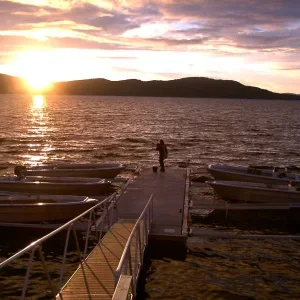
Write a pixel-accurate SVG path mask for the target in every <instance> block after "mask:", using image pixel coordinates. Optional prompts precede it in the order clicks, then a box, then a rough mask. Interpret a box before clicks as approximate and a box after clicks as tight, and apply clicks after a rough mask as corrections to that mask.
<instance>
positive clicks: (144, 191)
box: [57, 169, 188, 299]
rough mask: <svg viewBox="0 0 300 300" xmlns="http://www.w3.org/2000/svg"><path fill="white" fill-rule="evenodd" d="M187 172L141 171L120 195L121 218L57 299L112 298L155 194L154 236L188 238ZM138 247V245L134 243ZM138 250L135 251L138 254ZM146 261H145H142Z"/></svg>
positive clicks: (119, 213) (153, 207) (119, 208)
mask: <svg viewBox="0 0 300 300" xmlns="http://www.w3.org/2000/svg"><path fill="white" fill-rule="evenodd" d="M186 182H187V171H186V170H185V169H167V170H166V172H159V171H158V172H153V171H152V169H145V170H141V174H140V175H139V176H136V177H135V178H134V179H132V181H131V182H130V183H129V184H128V186H127V188H126V190H125V191H124V193H123V194H122V195H121V196H120V197H119V198H118V201H117V202H118V203H117V208H118V218H119V221H118V222H117V223H115V224H114V225H113V226H112V228H111V229H110V230H109V231H108V232H107V233H106V234H105V236H104V237H103V239H102V241H101V242H100V243H99V244H97V245H96V247H95V248H94V249H93V251H92V252H91V254H90V255H89V256H88V257H87V259H86V261H85V262H84V263H82V264H81V265H80V266H79V267H78V269H77V270H76V272H75V273H74V274H73V276H72V277H71V278H70V279H69V281H68V282H67V283H66V284H65V286H64V287H63V288H62V290H61V293H60V294H59V295H58V296H57V299H96V298H97V299H111V298H112V296H113V293H114V290H115V284H116V282H115V277H114V275H115V274H114V271H115V270H116V268H117V265H118V263H119V261H120V258H121V256H122V252H123V250H124V247H125V244H126V242H127V240H128V237H129V235H130V233H131V231H132V229H133V227H134V223H135V221H136V220H137V219H138V218H139V216H140V215H141V213H142V211H143V209H144V208H145V206H146V204H147V202H148V200H149V198H150V197H151V195H153V200H152V201H153V202H152V209H153V210H152V218H153V219H152V226H151V230H150V236H152V238H162V237H163V238H164V239H165V238H168V239H171V240H172V239H174V240H178V239H179V240H181V241H185V240H186V237H187V235H186V234H185V233H184V231H183V226H184V224H185V220H184V218H185V216H187V214H186V213H185V210H186V195H187V191H186V189H187V186H188V185H187V184H186ZM132 249H134V245H132ZM135 255H136V253H135V252H134V251H132V252H131V256H132V257H134V256H135ZM140 264H142V262H140Z"/></svg>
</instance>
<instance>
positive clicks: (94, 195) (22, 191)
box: [0, 163, 124, 223]
mask: <svg viewBox="0 0 300 300" xmlns="http://www.w3.org/2000/svg"><path fill="white" fill-rule="evenodd" d="M122 170H124V166H123V165H121V164H65V163H61V164H53V165H40V166H36V167H31V168H26V167H24V166H16V167H15V169H14V173H15V175H10V176H2V177H0V223H36V222H59V221H65V220H70V219H72V218H74V217H76V216H78V215H79V214H80V213H82V212H84V211H86V210H87V209H89V208H90V207H92V206H94V205H96V204H97V203H98V202H99V201H102V200H103V199H105V198H106V197H108V196H109V193H110V190H111V180H112V179H113V178H115V177H116V176H117V175H118V174H119V173H120V172H121V171H122Z"/></svg>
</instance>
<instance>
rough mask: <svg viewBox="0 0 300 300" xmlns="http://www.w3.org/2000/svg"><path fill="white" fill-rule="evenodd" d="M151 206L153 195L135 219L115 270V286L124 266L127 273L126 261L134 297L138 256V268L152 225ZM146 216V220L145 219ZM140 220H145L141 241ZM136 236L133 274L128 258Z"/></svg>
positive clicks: (129, 258)
mask: <svg viewBox="0 0 300 300" xmlns="http://www.w3.org/2000/svg"><path fill="white" fill-rule="evenodd" d="M152 206H153V194H152V195H151V196H150V198H149V200H148V202H147V204H146V206H145V208H144V209H143V211H142V213H141V215H140V216H139V218H138V219H137V221H136V223H135V225H134V227H133V229H132V231H131V233H130V235H129V237H128V240H127V242H126V245H125V247H124V250H123V253H122V256H121V259H120V261H119V264H118V267H117V268H116V270H115V279H116V284H117V280H118V279H119V277H120V275H121V271H122V268H123V266H125V274H126V273H127V265H125V260H126V259H127V260H128V265H129V269H130V275H132V277H133V279H132V282H131V284H132V291H133V293H134V295H135V292H136V281H137V276H138V271H139V270H137V265H138V255H140V257H139V258H140V261H139V263H140V266H141V264H142V261H143V254H144V250H145V247H146V244H147V239H148V235H149V231H150V227H151V223H152V214H153V212H152ZM146 214H147V217H148V220H147V219H145V217H146ZM142 219H145V223H144V234H143V236H142V240H141V233H140V223H141V221H142ZM135 234H136V244H135V248H136V251H135V258H134V259H135V265H134V272H133V271H132V263H131V257H130V246H131V243H132V240H133V238H134V235H135ZM142 246H143V248H142Z"/></svg>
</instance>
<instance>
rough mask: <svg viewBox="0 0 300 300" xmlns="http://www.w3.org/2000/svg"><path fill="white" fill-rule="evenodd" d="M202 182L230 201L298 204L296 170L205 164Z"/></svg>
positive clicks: (299, 181) (298, 176) (299, 193)
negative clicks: (206, 174)
mask: <svg viewBox="0 0 300 300" xmlns="http://www.w3.org/2000/svg"><path fill="white" fill-rule="evenodd" d="M208 171H209V173H210V174H211V175H212V176H213V177H214V179H215V180H208V181H206V183H207V184H209V185H210V186H211V187H213V188H214V190H215V191H216V192H217V194H218V195H219V196H220V197H222V198H223V199H225V200H229V201H231V202H253V203H259V202H261V203H300V173H299V171H300V168H298V167H294V166H291V167H286V168H281V167H269V166H248V167H242V166H228V165H209V166H208Z"/></svg>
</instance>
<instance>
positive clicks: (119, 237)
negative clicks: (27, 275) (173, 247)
mask: <svg viewBox="0 0 300 300" xmlns="http://www.w3.org/2000/svg"><path fill="white" fill-rule="evenodd" d="M135 221H136V220H119V221H118V222H116V223H115V224H114V225H113V226H112V227H111V229H110V230H109V231H108V232H107V233H106V234H105V236H104V237H103V239H102V240H101V242H99V243H98V244H97V245H96V247H95V248H94V249H93V251H92V252H91V253H90V255H89V256H88V257H87V259H86V261H85V262H84V263H82V264H81V265H80V266H79V267H78V268H77V270H76V271H75V273H74V274H73V276H72V277H71V278H70V279H69V281H68V282H67V283H66V284H65V285H64V287H63V288H62V290H61V292H60V293H59V294H58V295H57V297H56V299H80V300H84V299H111V298H112V296H113V294H114V291H115V273H114V272H115V270H116V268H117V266H118V264H119V261H120V259H121V256H122V253H123V250H124V247H125V244H126V242H127V240H128V237H129V235H130V233H131V231H132V229H133V227H134V224H135ZM133 246H134V245H133ZM132 250H134V247H132ZM131 255H132V256H134V255H135V252H134V251H132V252H131Z"/></svg>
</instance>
